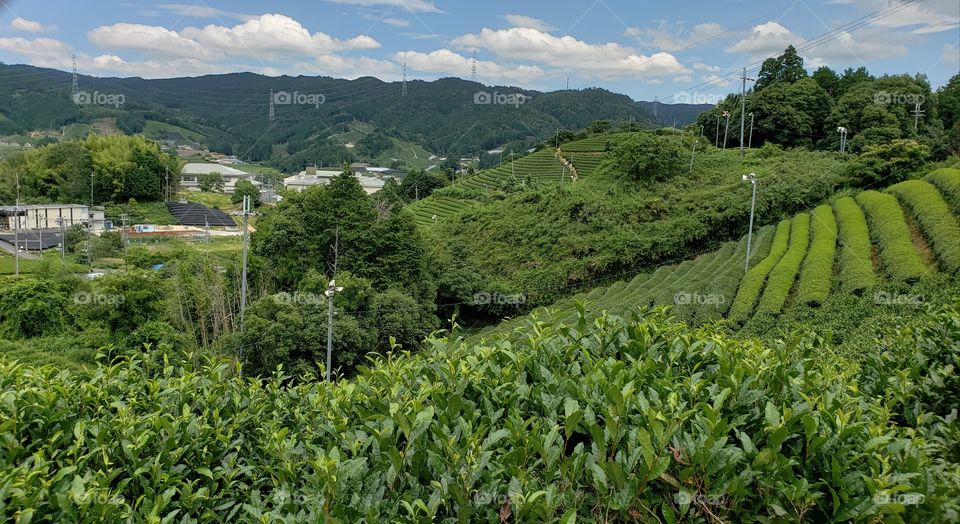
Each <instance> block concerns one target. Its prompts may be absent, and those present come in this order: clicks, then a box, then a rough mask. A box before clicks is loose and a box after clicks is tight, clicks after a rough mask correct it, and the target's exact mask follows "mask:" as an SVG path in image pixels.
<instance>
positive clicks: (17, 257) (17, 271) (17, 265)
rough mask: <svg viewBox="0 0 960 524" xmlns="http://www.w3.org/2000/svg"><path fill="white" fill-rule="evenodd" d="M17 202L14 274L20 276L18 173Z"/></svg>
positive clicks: (17, 175)
mask: <svg viewBox="0 0 960 524" xmlns="http://www.w3.org/2000/svg"><path fill="white" fill-rule="evenodd" d="M16 179H17V202H16V205H15V206H13V217H14V219H15V222H14V223H13V225H14V227H13V274H14V275H17V276H20V172H19V171H17V173H16Z"/></svg>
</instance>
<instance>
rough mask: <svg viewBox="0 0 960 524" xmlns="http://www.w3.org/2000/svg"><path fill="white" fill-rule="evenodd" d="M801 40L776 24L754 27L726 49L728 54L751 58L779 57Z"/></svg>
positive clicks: (771, 22)
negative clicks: (749, 56)
mask: <svg viewBox="0 0 960 524" xmlns="http://www.w3.org/2000/svg"><path fill="white" fill-rule="evenodd" d="M802 41H803V38H802V37H800V35H797V34H796V33H794V32H793V31H790V30H789V29H787V28H786V27H783V26H782V25H780V24H779V23H777V22H773V21H770V22H766V23H764V24H760V25H755V26H753V29H752V30H751V31H750V35H748V36H747V37H746V38H744V39H743V40H740V41H739V42H737V43H735V44H733V45H732V46H730V47H728V48H727V49H726V51H727V52H728V53H743V54H748V55H753V56H773V55H779V54H780V53H782V52H783V50H784V49H785V48H786V47H787V46H788V45H790V44H797V43H799V42H802Z"/></svg>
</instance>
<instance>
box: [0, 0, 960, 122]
mask: <svg viewBox="0 0 960 524" xmlns="http://www.w3.org/2000/svg"><path fill="white" fill-rule="evenodd" d="M2 4H6V5H5V6H3V7H0V61H3V62H6V63H26V64H33V65H38V66H46V67H54V68H57V69H62V70H69V69H70V67H71V58H70V57H71V54H72V53H76V54H77V61H78V68H79V70H80V72H81V73H83V74H88V75H94V76H142V77H145V78H164V77H176V76H198V75H203V74H209V73H224V72H232V71H253V72H258V73H263V74H268V75H281V74H291V75H298V74H302V75H328V76H334V77H344V78H356V77H358V76H365V75H370V76H376V77H379V78H382V79H384V80H397V79H399V78H400V77H401V74H402V64H404V63H406V66H407V77H408V78H410V79H427V80H429V79H435V78H440V77H444V76H459V77H463V78H470V75H471V65H472V63H473V60H474V58H473V57H474V56H475V57H476V58H475V60H476V64H477V75H478V79H479V80H480V81H481V82H483V83H486V84H492V85H518V86H522V87H526V88H532V89H539V90H547V91H549V90H555V89H562V88H564V87H565V86H566V84H567V81H568V79H569V85H570V87H572V88H582V87H593V86H599V87H604V88H607V89H610V90H612V91H616V92H620V93H625V94H628V95H630V96H631V97H633V98H634V99H638V100H653V99H659V100H662V101H664V102H672V101H673V102H707V103H712V102H714V101H715V99H716V97H717V96H719V95H721V94H723V93H726V92H728V91H729V90H732V89H735V88H737V87H739V86H738V85H736V84H737V82H736V81H735V80H734V79H735V77H737V76H739V69H740V68H741V67H744V66H746V67H748V68H749V67H756V65H757V64H758V63H759V62H760V61H761V60H762V59H763V58H765V57H767V56H770V55H775V54H778V53H779V52H780V51H781V50H782V49H783V48H784V47H785V46H786V45H787V44H794V45H797V46H803V47H801V50H802V52H801V55H802V56H804V58H805V60H806V65H807V66H808V69H810V70H812V69H813V68H815V67H816V66H819V65H822V64H826V65H829V66H831V67H833V68H834V69H836V70H842V69H844V68H846V67H859V66H861V65H863V66H866V67H867V68H868V69H869V70H870V71H871V72H873V73H875V74H881V73H902V72H908V73H923V74H926V75H928V77H929V78H930V81H931V83H932V84H933V85H934V87H936V86H938V85H942V84H944V83H945V82H946V81H947V80H948V79H949V78H950V77H951V76H952V75H954V74H956V73H957V72H958V70H960V49H958V46H960V41H958V40H960V2H958V1H957V0H923V1H891V0H803V1H797V0H781V1H777V0H774V1H772V2H746V1H740V0H726V1H723V0H720V1H687V0H675V1H672V2H663V1H658V2H646V1H637V0H585V1H582V2H572V1H566V2H563V1H546V0H533V1H525V2H518V1H486V2H469V1H463V0H461V1H456V2H454V1H444V0H312V1H310V2H305V1H296V2H291V1H278V0H275V1H272V2H252V1H246V0H238V1H230V2H227V1H219V0H207V1H205V2H201V1H198V2H183V3H175V2H171V3H163V0H159V2H157V3H150V2H146V1H139V0H136V1H121V2H106V1H99V0H92V1H83V2H77V1H60V0H57V1H54V0H31V1H16V0H13V1H10V0H0V5H2ZM851 23H852V24H851ZM824 35H825V36H824ZM817 37H821V39H820V40H814V39H816V38H817ZM828 37H829V38H828ZM818 42H820V45H812V44H816V43H818ZM804 47H808V48H807V49H805V48H804ZM474 54H475V55H474Z"/></svg>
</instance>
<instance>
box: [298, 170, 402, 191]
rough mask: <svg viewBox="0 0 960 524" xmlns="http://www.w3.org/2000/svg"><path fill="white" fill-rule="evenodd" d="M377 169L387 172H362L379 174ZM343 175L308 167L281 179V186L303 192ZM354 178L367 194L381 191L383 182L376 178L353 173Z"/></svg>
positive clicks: (338, 171)
mask: <svg viewBox="0 0 960 524" xmlns="http://www.w3.org/2000/svg"><path fill="white" fill-rule="evenodd" d="M377 169H383V170H385V171H384V172H386V171H389V169H387V168H371V167H365V168H363V171H365V172H366V171H370V172H373V173H380V171H375V170H377ZM340 173H343V171H342V170H336V171H334V170H327V169H317V168H316V167H313V166H308V167H307V169H306V170H304V171H301V172H299V173H297V174H296V175H293V176H288V177H287V178H284V179H283V185H284V186H286V188H287V189H292V190H294V191H303V190H304V189H307V188H308V187H313V186H325V185H327V184H329V183H330V179H332V178H333V177H335V176H337V175H339V174H340ZM354 176H356V177H357V181H359V182H360V186H361V187H363V190H364V191H366V192H367V193H376V192H377V191H380V190H381V189H383V184H384V181H383V179H382V178H380V177H378V176H365V175H363V174H361V173H359V172H358V173H354Z"/></svg>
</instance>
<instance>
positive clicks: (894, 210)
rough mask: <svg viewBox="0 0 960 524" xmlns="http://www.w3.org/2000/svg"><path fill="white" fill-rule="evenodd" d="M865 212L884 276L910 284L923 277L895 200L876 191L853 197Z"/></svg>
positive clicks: (907, 229) (905, 223) (919, 261)
mask: <svg viewBox="0 0 960 524" xmlns="http://www.w3.org/2000/svg"><path fill="white" fill-rule="evenodd" d="M856 200H857V202H858V203H859V204H860V205H861V206H863V209H864V211H866V216H867V219H868V220H869V222H870V232H871V234H872V235H873V237H874V238H873V240H874V242H876V244H877V245H878V246H879V247H880V260H881V261H882V263H883V267H884V268H885V269H886V273H887V274H888V275H889V276H890V277H892V278H894V279H896V280H905V281H912V280H916V279H918V278H920V277H921V276H923V275H925V274H926V273H927V271H928V270H927V267H926V266H925V265H924V263H923V260H921V259H920V255H918V254H917V250H916V249H914V247H913V242H912V241H911V234H910V228H909V227H908V226H907V222H906V218H905V217H904V215H903V210H902V209H901V208H900V204H899V203H898V202H897V199H896V198H895V197H894V196H892V195H887V194H885V193H878V192H877V191H864V192H862V193H860V194H858V195H857V196H856Z"/></svg>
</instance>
